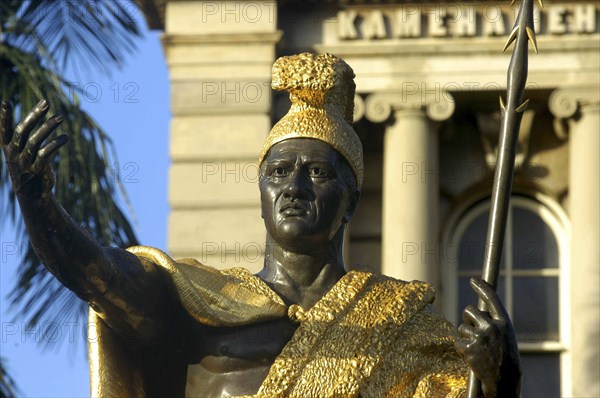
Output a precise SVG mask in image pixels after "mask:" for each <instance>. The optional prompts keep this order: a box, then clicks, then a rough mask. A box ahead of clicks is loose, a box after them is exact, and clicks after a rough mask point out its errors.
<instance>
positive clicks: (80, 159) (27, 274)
mask: <svg viewBox="0 0 600 398" xmlns="http://www.w3.org/2000/svg"><path fill="white" fill-rule="evenodd" d="M0 65H3V66H5V68H3V69H2V73H0V87H1V88H2V93H3V96H5V98H6V99H10V100H12V101H13V102H14V103H16V104H19V106H18V107H17V108H16V109H15V110H16V113H17V115H15V120H17V118H19V117H20V116H22V113H23V112H24V111H25V110H28V109H31V108H32V107H33V106H34V105H35V104H36V103H37V102H38V101H39V99H41V98H46V99H48V101H49V103H50V113H51V114H54V113H60V114H62V115H63V116H64V118H65V120H64V122H63V124H62V125H61V127H60V128H59V132H57V134H60V133H61V132H64V133H67V134H68V135H69V137H70V142H69V144H68V145H66V146H64V147H63V148H61V150H60V152H59V155H58V156H57V158H56V160H55V165H54V169H55V170H56V181H57V183H56V188H55V192H54V194H55V196H56V199H57V200H58V202H60V203H61V204H62V206H63V207H64V208H65V209H66V210H67V211H68V212H69V214H70V215H71V216H72V217H73V219H74V220H75V221H76V222H77V223H79V224H80V225H81V226H82V227H83V228H85V229H86V230H87V231H88V232H89V233H90V235H91V236H92V237H93V238H94V239H96V240H98V242H100V244H102V245H104V246H118V247H127V246H129V245H132V244H136V243H137V239H136V237H135V234H134V232H133V229H132V228H131V226H130V224H129V222H128V221H127V217H126V216H125V214H124V213H123V212H122V211H121V209H120V208H119V206H118V205H117V203H116V201H115V197H116V196H117V193H118V192H117V190H123V187H122V186H121V185H120V184H121V182H120V181H119V180H118V179H116V178H115V176H114V175H112V174H111V172H110V165H111V164H112V163H113V162H114V157H113V156H111V154H112V153H113V151H112V150H111V142H110V139H109V138H108V136H107V135H106V134H105V133H104V132H103V131H102V129H101V128H100V127H99V126H98V125H97V123H96V122H95V121H94V120H93V119H92V118H91V117H90V116H89V115H88V114H87V113H86V112H84V111H83V110H82V109H81V108H80V107H79V101H78V97H77V95H75V96H74V97H73V98H69V95H70V94H69V95H67V94H66V92H67V93H71V92H76V87H71V86H70V85H69V83H68V82H66V81H64V80H62V79H61V78H60V77H59V76H58V75H57V74H55V73H53V72H52V71H50V70H49V69H47V68H45V67H44V66H43V65H42V64H41V63H40V58H39V57H37V56H36V55H33V54H31V53H28V52H25V51H22V50H21V49H19V48H15V47H11V46H7V45H5V46H2V47H0ZM20 114H21V115H20ZM1 164H2V163H1V162H0V195H2V196H4V197H8V201H7V205H8V207H9V208H10V211H9V212H10V213H11V214H12V215H13V221H17V220H18V218H16V217H15V216H16V214H17V213H16V211H15V209H16V208H17V206H16V200H15V196H14V193H13V192H12V190H11V189H9V186H10V182H9V180H8V176H7V173H6V170H5V168H4V167H3V166H1ZM3 210H5V209H3ZM16 225H17V227H18V234H19V236H20V239H21V241H22V242H27V245H28V246H27V249H26V254H25V256H24V259H23V260H24V261H23V262H24V264H23V265H22V267H21V268H20V270H19V273H18V278H19V279H18V283H17V286H16V287H15V288H14V289H13V290H12V292H11V293H10V294H9V298H10V300H11V304H12V306H13V309H14V310H18V311H19V313H20V315H21V316H23V315H25V317H26V321H27V322H28V323H30V324H36V323H40V322H59V323H61V322H63V321H64V320H65V319H66V318H65V316H67V315H68V314H70V313H73V311H74V308H76V310H75V311H76V312H77V313H79V314H81V315H84V314H85V311H86V306H85V304H84V303H83V302H81V301H79V300H78V299H77V298H76V297H75V296H74V295H73V294H72V293H71V292H70V291H68V290H67V289H65V288H64V287H63V286H62V285H61V284H60V283H59V282H58V281H57V280H56V279H55V278H54V277H53V276H52V275H50V274H49V273H48V272H47V271H46V270H45V268H44V267H43V266H42V265H41V264H40V263H39V260H38V259H37V257H36V256H35V254H34V252H33V249H32V248H31V246H30V244H29V239H28V238H27V235H26V231H25V229H24V227H23V224H22V223H20V222H18V223H16ZM49 308H52V310H49Z"/></svg>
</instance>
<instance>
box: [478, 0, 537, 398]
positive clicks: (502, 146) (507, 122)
mask: <svg viewBox="0 0 600 398" xmlns="http://www.w3.org/2000/svg"><path fill="white" fill-rule="evenodd" d="M537 1H538V2H539V5H540V8H541V7H542V0H537ZM513 3H514V0H512V1H511V6H512V5H513ZM513 42H516V44H515V49H514V51H513V54H512V56H511V58H510V64H509V65H508V79H507V90H506V103H505V102H504V100H503V99H502V97H500V109H501V112H502V119H501V122H500V141H499V143H498V155H497V157H496V159H497V164H496V171H495V173H494V183H493V186H492V198H491V207H490V215H489V221H488V229H487V238H486V245H485V255H484V259H483V272H482V278H483V280H485V281H486V282H487V283H489V284H490V285H492V287H493V288H494V290H496V286H497V283H498V274H499V273H500V258H501V255H502V243H503V242H504V232H505V230H506V219H507V215H508V208H509V204H510V196H511V189H512V180H513V174H514V169H515V154H516V151H517V138H518V135H519V127H520V126H521V119H522V117H523V112H524V111H525V109H526V108H527V105H528V104H529V100H526V101H523V96H524V92H525V83H526V82H527V66H528V63H527V51H528V44H529V43H531V46H532V47H533V49H534V51H535V52H536V54H537V52H538V49H537V43H536V39H535V30H534V25H533V0H524V1H523V3H522V4H521V7H520V9H519V13H518V15H517V19H516V20H515V25H514V27H513V30H512V31H511V33H510V36H509V37H508V40H507V41H506V44H505V46H504V49H503V50H502V52H504V51H506V50H507V49H508V47H509V46H510V45H511V44H512V43H513ZM477 307H478V308H479V309H480V310H482V311H486V310H487V308H486V305H485V303H484V302H483V301H482V300H479V303H478V305H477ZM481 396H482V394H481V383H480V382H479V380H477V378H476V377H475V374H474V373H473V371H472V370H471V371H470V372H469V384H468V389H467V397H468V398H479V397H481Z"/></svg>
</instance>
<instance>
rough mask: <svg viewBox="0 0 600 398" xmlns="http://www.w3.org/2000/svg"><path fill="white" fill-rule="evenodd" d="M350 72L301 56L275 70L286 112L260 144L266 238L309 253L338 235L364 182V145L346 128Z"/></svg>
mask: <svg viewBox="0 0 600 398" xmlns="http://www.w3.org/2000/svg"><path fill="white" fill-rule="evenodd" d="M353 78H354V73H353V71H352V69H351V68H350V67H349V66H348V65H347V64H346V63H345V62H344V61H343V60H341V59H339V58H337V57H335V56H333V55H330V54H324V55H314V54H309V53H303V54H299V55H295V56H290V57H282V58H279V59H278V60H277V61H276V62H275V64H274V65H273V83H272V86H273V88H274V89H276V90H285V91H288V92H289V93H290V99H291V101H292V106H291V108H290V110H289V112H288V113H287V114H286V115H285V116H284V117H283V118H282V119H281V120H280V121H279V122H278V123H277V124H276V125H275V126H274V127H273V129H272V130H271V132H270V133H269V135H268V136H267V138H266V140H265V144H264V146H263V150H262V153H261V155H260V157H259V164H260V182H259V187H260V192H261V207H262V217H263V219H264V220H265V226H266V228H267V232H268V233H269V235H270V236H271V237H272V238H273V239H274V240H275V241H277V242H278V243H280V244H283V245H288V246H291V247H290V248H291V249H300V250H302V249H304V248H308V249H310V247H311V246H313V245H319V244H321V243H325V242H330V241H331V240H332V239H334V237H336V236H340V237H341V235H342V234H343V227H344V225H345V224H346V223H348V221H350V219H351V217H352V215H353V213H354V210H355V209H356V205H357V203H358V198H359V196H360V187H361V184H362V179H363V159H362V145H361V142H360V139H359V138H358V136H357V134H356V132H355V131H354V129H353V128H352V126H351V123H352V113H353V109H354V90H355V85H354V80H353Z"/></svg>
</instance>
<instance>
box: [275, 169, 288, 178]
mask: <svg viewBox="0 0 600 398" xmlns="http://www.w3.org/2000/svg"><path fill="white" fill-rule="evenodd" d="M271 175H273V176H275V177H285V176H287V175H288V171H287V169H286V168H285V167H276V168H275V169H274V170H273V173H271Z"/></svg>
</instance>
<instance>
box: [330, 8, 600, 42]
mask: <svg viewBox="0 0 600 398" xmlns="http://www.w3.org/2000/svg"><path fill="white" fill-rule="evenodd" d="M482 4H483V5H482ZM482 4H479V5H466V4H464V3H457V4H453V3H449V4H437V5H427V4H414V5H403V6H398V7H384V8H373V7H364V6H363V7H357V8H349V9H346V10H342V11H339V12H338V18H337V24H338V29H337V32H338V39H340V40H356V39H363V40H382V39H407V38H425V37H436V38H437V37H475V36H483V37H489V36H505V35H507V34H508V33H509V32H510V30H511V29H512V26H513V23H514V20H515V17H516V9H513V8H510V7H506V6H499V5H495V4H492V3H482ZM599 9H600V4H597V3H587V4H586V3H583V4H581V3H577V4H573V3H561V4H557V3H555V4H550V5H546V6H545V7H544V8H543V9H541V10H540V9H538V8H537V7H536V10H535V15H534V19H535V27H536V31H537V33H538V34H542V35H544V34H548V35H564V34H590V33H598V16H599Z"/></svg>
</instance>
